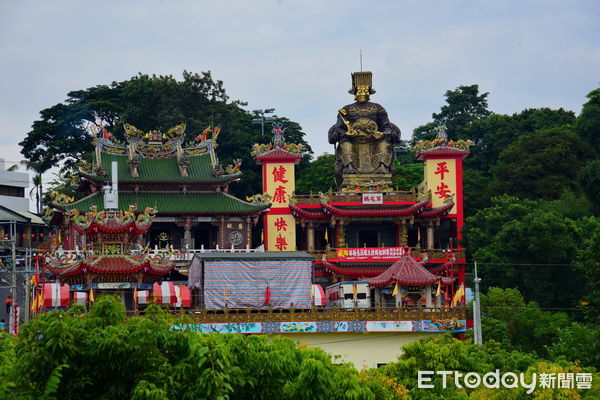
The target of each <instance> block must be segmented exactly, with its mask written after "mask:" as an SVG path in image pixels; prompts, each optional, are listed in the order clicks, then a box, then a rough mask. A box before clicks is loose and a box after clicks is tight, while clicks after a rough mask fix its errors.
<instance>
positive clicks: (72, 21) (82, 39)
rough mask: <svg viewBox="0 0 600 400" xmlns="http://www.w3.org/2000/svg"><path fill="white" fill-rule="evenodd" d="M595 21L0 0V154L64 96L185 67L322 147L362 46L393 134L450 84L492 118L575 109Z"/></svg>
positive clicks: (580, 7)
mask: <svg viewBox="0 0 600 400" xmlns="http://www.w3.org/2000/svg"><path fill="white" fill-rule="evenodd" d="M599 22H600V2H598V1H595V0H590V1H576V0H569V1H554V0H531V1H529V0H519V1H496V2H490V1H480V2H475V1H425V0H422V1H371V2H369V1H365V0H357V1H355V0H344V1H324V0H320V1H318V0H316V1H313V0H293V1H292V0H253V1H234V0H231V1H227V0H221V1H155V0H144V1H134V0H129V1H122V0H114V1H112V0H104V1H91V0H90V1H83V0H81V1H66V0H53V1H27V0H23V1H12V0H0V61H1V63H0V65H1V68H2V69H1V71H2V74H1V76H0V157H3V158H5V159H7V160H8V161H18V160H20V159H21V158H22V157H21V156H20V154H19V146H18V144H17V143H18V142H19V141H20V140H22V138H23V137H24V136H25V134H26V133H27V132H28V131H29V129H30V127H31V124H32V123H33V121H34V120H36V119H38V118H39V111H40V110H42V109H44V108H46V107H49V106H52V105H54V104H56V103H58V102H61V101H64V100H65V98H66V94H67V93H68V92H69V91H71V90H77V89H84V88H88V87H91V86H95V85H98V84H109V83H111V82H112V81H121V80H126V79H129V78H130V77H132V76H133V75H136V74H137V73H138V72H143V73H148V74H163V75H164V74H171V75H173V76H175V77H177V78H181V73H182V71H183V70H189V71H192V72H201V71H207V70H210V71H212V73H213V76H214V77H215V78H216V79H220V80H223V81H224V84H225V87H226V89H227V91H228V93H229V95H230V97H231V98H232V99H240V100H243V101H247V102H248V103H249V105H248V109H250V110H252V109H257V108H268V107H274V108H276V113H277V114H278V115H281V116H285V117H288V118H290V119H292V120H295V121H297V122H299V123H300V124H301V125H302V126H303V127H304V130H305V132H306V133H307V139H308V141H309V142H310V144H311V145H312V147H313V149H314V150H315V152H316V153H317V154H320V153H323V152H326V151H328V152H331V151H332V148H331V146H330V145H329V144H328V143H327V139H326V134H327V130H328V128H329V126H330V125H332V124H333V123H334V122H335V118H336V112H337V110H338V108H339V107H341V106H343V105H345V104H348V103H350V102H352V97H351V96H350V95H349V94H348V93H347V90H348V89H349V88H350V73H351V72H353V71H358V70H360V64H359V54H360V51H361V50H362V52H363V70H371V71H373V74H374V75H373V84H374V87H375V89H376V90H377V93H376V94H375V95H374V96H373V97H372V100H373V101H375V102H378V103H380V104H382V105H383V106H385V107H386V108H387V110H388V113H389V115H390V119H391V120H392V122H394V123H396V124H397V125H398V126H399V127H400V129H401V130H402V136H403V139H408V138H410V135H411V133H412V130H413V129H414V128H415V127H416V126H418V125H421V124H423V123H426V122H428V121H430V120H431V113H432V112H437V111H439V108H440V106H441V105H442V104H443V102H444V98H443V94H444V92H445V91H446V90H448V89H454V88H456V87H457V86H459V85H470V84H474V83H477V84H479V85H480V90H481V91H483V92H489V93H490V95H489V108H490V109H491V110H492V111H494V112H496V113H509V114H510V113H514V112H519V111H521V110H523V109H524V108H533V107H543V106H549V107H553V108H558V107H563V108H566V109H569V110H573V111H575V112H577V113H579V111H580V109H581V105H582V104H583V103H584V102H585V101H586V98H585V96H586V94H587V93H588V92H589V91H591V90H592V89H594V88H596V87H598V86H599V84H600V23H599ZM48 179H50V177H48Z"/></svg>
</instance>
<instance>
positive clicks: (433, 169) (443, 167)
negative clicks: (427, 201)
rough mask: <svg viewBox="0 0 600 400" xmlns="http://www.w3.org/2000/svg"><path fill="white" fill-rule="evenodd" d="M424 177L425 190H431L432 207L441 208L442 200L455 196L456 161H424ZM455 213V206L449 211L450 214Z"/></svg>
mask: <svg viewBox="0 0 600 400" xmlns="http://www.w3.org/2000/svg"><path fill="white" fill-rule="evenodd" d="M425 176H426V177H425V179H426V184H427V189H429V190H431V206H432V207H439V206H442V205H443V204H444V199H446V198H447V197H449V196H452V195H455V194H456V160H454V159H428V160H426V161H425ZM455 200H456V199H455ZM455 212H456V206H454V207H453V208H452V210H450V213H451V214H452V213H455Z"/></svg>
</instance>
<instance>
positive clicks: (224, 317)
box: [173, 307, 467, 323]
mask: <svg viewBox="0 0 600 400" xmlns="http://www.w3.org/2000/svg"><path fill="white" fill-rule="evenodd" d="M173 313H176V314H177V313H182V314H185V315H186V316H187V317H189V318H191V319H192V320H193V322H194V323H219V322H222V323H227V322H242V323H243V322H268V321H273V322H282V321H289V322H296V321H356V320H360V321H421V320H448V319H466V318H467V311H466V309H465V308H464V307H455V308H449V309H442V308H433V307H432V308H410V309H409V308H396V307H372V308H367V309H362V308H354V309H341V308H335V307H334V308H325V307H313V308H308V309H293V308H291V309H278V308H261V309H250V308H248V309H223V310H206V309H195V310H187V309H186V310H180V311H173Z"/></svg>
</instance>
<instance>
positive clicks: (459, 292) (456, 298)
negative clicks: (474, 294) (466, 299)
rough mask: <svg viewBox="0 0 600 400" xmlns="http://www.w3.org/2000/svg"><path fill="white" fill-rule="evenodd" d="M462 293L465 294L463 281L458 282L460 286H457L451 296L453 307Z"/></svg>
mask: <svg viewBox="0 0 600 400" xmlns="http://www.w3.org/2000/svg"><path fill="white" fill-rule="evenodd" d="M464 295H465V284H464V282H463V283H461V284H460V287H459V288H458V290H457V291H456V293H454V297H453V298H452V307H455V306H456V305H457V304H458V302H459V301H460V300H461V299H462V297H463V296H464Z"/></svg>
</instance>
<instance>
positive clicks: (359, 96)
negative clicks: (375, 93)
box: [354, 86, 369, 103]
mask: <svg viewBox="0 0 600 400" xmlns="http://www.w3.org/2000/svg"><path fill="white" fill-rule="evenodd" d="M354 99H355V100H356V101H358V102H359V103H364V102H367V101H369V88H368V87H366V86H359V87H357V88H356V93H355V94H354Z"/></svg>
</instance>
